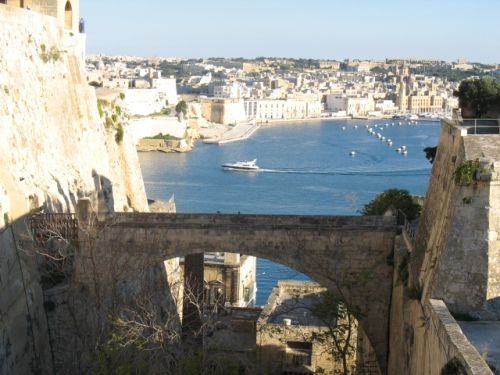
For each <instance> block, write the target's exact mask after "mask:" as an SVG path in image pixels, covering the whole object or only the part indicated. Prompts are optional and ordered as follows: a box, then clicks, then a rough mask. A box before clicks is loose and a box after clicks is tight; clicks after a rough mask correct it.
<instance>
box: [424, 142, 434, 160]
mask: <svg viewBox="0 0 500 375" xmlns="http://www.w3.org/2000/svg"><path fill="white" fill-rule="evenodd" d="M424 152H425V158H426V159H427V160H429V162H430V163H431V164H432V163H434V159H435V158H436V153H437V146H435V147H426V148H424Z"/></svg>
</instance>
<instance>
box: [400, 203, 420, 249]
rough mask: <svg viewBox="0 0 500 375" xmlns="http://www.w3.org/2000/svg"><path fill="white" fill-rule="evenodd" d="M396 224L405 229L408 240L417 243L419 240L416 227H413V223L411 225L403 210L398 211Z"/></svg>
mask: <svg viewBox="0 0 500 375" xmlns="http://www.w3.org/2000/svg"><path fill="white" fill-rule="evenodd" d="M396 223H397V225H399V226H401V228H402V229H403V231H404V233H406V235H407V236H408V238H409V239H410V240H411V241H412V242H413V243H415V241H416V239H417V230H416V226H414V225H412V223H410V221H409V220H408V217H407V216H406V214H405V213H404V212H403V211H401V210H397V211H396Z"/></svg>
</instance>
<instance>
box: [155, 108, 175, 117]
mask: <svg viewBox="0 0 500 375" xmlns="http://www.w3.org/2000/svg"><path fill="white" fill-rule="evenodd" d="M170 112H171V110H170V108H167V107H163V108H162V109H161V111H160V112H155V113H151V115H150V116H152V117H156V116H168V115H169V114H170Z"/></svg>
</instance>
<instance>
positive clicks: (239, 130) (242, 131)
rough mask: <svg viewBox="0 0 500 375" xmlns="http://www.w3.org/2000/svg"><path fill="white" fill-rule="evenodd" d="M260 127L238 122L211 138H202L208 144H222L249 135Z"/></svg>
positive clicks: (245, 137) (242, 138) (239, 139)
mask: <svg viewBox="0 0 500 375" xmlns="http://www.w3.org/2000/svg"><path fill="white" fill-rule="evenodd" d="M259 128H260V125H259V124H251V123H246V124H238V125H235V126H234V127H232V128H230V129H229V130H228V131H226V132H224V133H222V134H220V135H217V136H215V137H213V138H207V139H204V140H203V142H204V143H210V144H224V143H230V142H236V141H241V140H244V139H247V138H248V137H250V136H251V135H252V134H253V133H255V132H256V131H257V130H258V129H259Z"/></svg>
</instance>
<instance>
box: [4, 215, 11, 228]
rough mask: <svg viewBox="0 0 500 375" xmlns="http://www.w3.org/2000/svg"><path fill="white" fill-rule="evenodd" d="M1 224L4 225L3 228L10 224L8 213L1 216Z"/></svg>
mask: <svg viewBox="0 0 500 375" xmlns="http://www.w3.org/2000/svg"><path fill="white" fill-rule="evenodd" d="M3 222H4V223H5V226H7V225H9V224H10V219H9V213H8V212H5V213H4V214H3Z"/></svg>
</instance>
